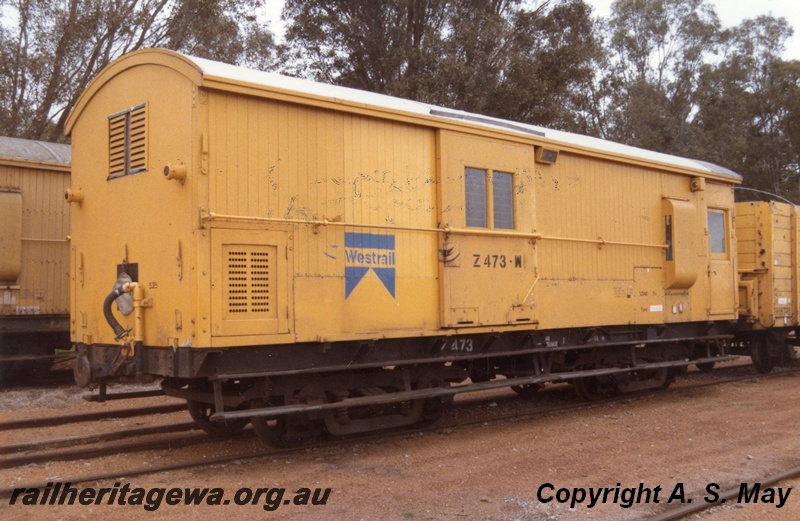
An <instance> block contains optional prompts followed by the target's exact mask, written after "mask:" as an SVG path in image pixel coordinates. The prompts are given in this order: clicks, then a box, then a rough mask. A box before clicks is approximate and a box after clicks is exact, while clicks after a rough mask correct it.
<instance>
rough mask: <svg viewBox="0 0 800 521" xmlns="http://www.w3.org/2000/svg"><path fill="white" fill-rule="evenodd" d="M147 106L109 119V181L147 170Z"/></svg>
mask: <svg viewBox="0 0 800 521" xmlns="http://www.w3.org/2000/svg"><path fill="white" fill-rule="evenodd" d="M146 109H147V106H146V105H145V104H144V103H143V104H141V105H137V106H135V107H131V108H129V109H127V110H123V111H122V112H117V113H116V114H112V115H111V116H108V179H116V178H118V177H124V176H126V175H131V174H138V173H139V172H144V171H146V170H147V111H146Z"/></svg>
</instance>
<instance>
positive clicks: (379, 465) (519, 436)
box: [0, 375, 800, 521]
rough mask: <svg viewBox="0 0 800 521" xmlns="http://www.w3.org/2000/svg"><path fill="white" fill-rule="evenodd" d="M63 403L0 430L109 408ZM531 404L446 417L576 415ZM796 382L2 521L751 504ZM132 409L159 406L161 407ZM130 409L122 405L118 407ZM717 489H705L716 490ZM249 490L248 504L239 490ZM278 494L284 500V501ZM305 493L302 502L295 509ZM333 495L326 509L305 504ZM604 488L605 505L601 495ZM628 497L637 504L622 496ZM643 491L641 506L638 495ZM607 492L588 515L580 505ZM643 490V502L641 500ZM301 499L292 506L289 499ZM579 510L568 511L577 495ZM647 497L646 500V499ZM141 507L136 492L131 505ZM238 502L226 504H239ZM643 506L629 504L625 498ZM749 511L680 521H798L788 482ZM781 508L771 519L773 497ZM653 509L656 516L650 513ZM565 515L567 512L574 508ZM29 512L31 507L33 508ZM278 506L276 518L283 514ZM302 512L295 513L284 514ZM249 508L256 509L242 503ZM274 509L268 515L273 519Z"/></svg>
mask: <svg viewBox="0 0 800 521" xmlns="http://www.w3.org/2000/svg"><path fill="white" fill-rule="evenodd" d="M83 394H84V393H83V392H78V391H76V390H74V389H59V390H49V391H41V390H35V391H5V392H2V393H0V410H2V411H3V412H2V413H0V421H8V420H12V419H21V418H29V417H37V416H44V415H48V414H53V413H54V412H56V411H57V413H61V414H66V413H73V412H86V411H90V410H103V409H109V408H120V407H123V405H120V404H118V403H116V404H115V403H106V404H96V403H87V402H85V401H83V400H82V399H81V396H82V395H83ZM541 395H542V396H541V397H536V398H534V399H532V400H522V399H519V398H516V397H515V396H514V395H513V393H511V392H510V391H507V390H503V391H496V392H494V393H491V394H484V395H480V396H476V397H472V398H469V399H462V400H459V401H458V402H457V404H456V406H454V407H453V408H451V409H450V410H448V412H447V414H446V418H444V419H443V420H442V421H443V422H444V421H447V420H453V419H469V418H475V417H483V416H482V415H485V414H493V415H497V416H499V415H504V414H509V413H514V412H515V411H516V412H520V413H525V412H530V411H531V410H533V409H534V407H535V406H536V402H537V400H539V401H541V400H545V401H547V400H550V401H552V402H553V403H563V402H566V401H574V398H573V396H572V391H571V390H570V388H569V386H565V385H562V386H554V387H553V388H552V390H550V391H546V392H544V393H541ZM798 396H800V377H798V376H790V375H786V376H782V377H780V378H774V379H756V380H751V381H746V382H739V383H729V384H723V385H719V386H714V387H707V388H701V389H686V390H681V391H678V392H676V393H661V394H652V395H646V396H643V397H637V398H636V399H632V400H626V401H625V402H617V403H613V404H603V405H593V406H591V407H587V408H581V409H576V410H571V411H565V412H563V411H562V412H551V413H541V414H537V415H534V416H532V417H526V418H521V419H514V420H503V421H499V422H485V423H479V424H478V426H476V427H472V428H461V427H460V428H441V429H438V430H437V431H436V432H433V433H425V434H412V435H406V436H402V437H394V438H389V439H384V440H381V441H369V442H355V443H348V444H344V445H341V446H337V447H329V448H314V449H306V450H302V451H300V452H298V453H296V454H292V455H290V456H282V457H280V458H275V457H255V458H242V459H240V460H237V461H236V462H234V463H231V464H226V465H217V466H209V467H201V468H195V469H190V470H183V471H178V472H169V473H161V474H154V475H146V476H139V477H130V478H126V479H122V480H120V481H118V482H104V483H91V484H82V485H79V486H77V488H79V489H80V490H86V489H87V488H88V487H94V488H95V489H99V488H102V487H105V488H109V489H110V491H109V492H107V493H106V497H108V496H109V495H111V494H112V493H113V494H115V496H116V497H115V502H114V503H113V504H110V505H109V504H107V503H108V501H107V500H105V501H101V503H102V504H99V505H98V504H92V505H84V506H81V505H73V506H57V505H56V506H49V505H46V506H42V505H36V506H33V505H25V504H23V503H24V501H25V498H26V497H27V498H28V501H30V500H31V498H33V497H34V496H33V495H30V494H29V493H28V492H26V493H25V494H28V495H27V496H26V495H25V494H21V495H20V496H19V497H18V499H17V503H16V504H14V505H9V500H8V499H3V500H0V515H1V516H2V518H3V519H4V520H12V519H34V518H36V519H94V518H113V519H122V520H139V519H142V518H145V519H162V518H163V519H166V518H169V519H178V520H182V519H186V520H189V519H197V518H200V517H201V516H204V517H207V516H213V518H214V519H215V520H227V519H240V518H242V517H245V516H254V517H255V516H257V517H258V518H262V519H315V518H325V519H345V520H351V519H356V520H358V519H365V520H373V519H374V520H384V519H398V520H473V519H476V520H488V519H492V520H515V519H520V520H528V519H530V520H536V519H546V520H564V521H568V520H578V519H581V520H583V519H602V520H606V519H608V520H612V519H613V520H626V519H641V518H647V517H649V516H651V515H654V514H656V513H659V512H661V511H662V510H663V509H664V507H667V506H669V505H668V504H667V502H668V499H669V498H670V496H673V497H674V500H673V501H672V505H677V504H680V496H681V495H682V496H683V499H684V500H687V501H688V500H689V499H691V500H692V502H693V503H701V502H703V501H704V498H705V497H711V493H710V492H711V491H715V490H725V489H729V488H734V487H736V488H739V487H741V486H742V485H741V484H742V483H744V484H745V486H746V487H747V490H748V494H750V493H751V492H752V489H753V487H754V486H755V483H757V482H759V480H761V479H763V478H765V477H767V476H770V475H774V474H778V473H780V472H782V471H785V470H787V469H790V468H793V467H797V466H798V465H800V436H798V434H797V433H798V430H799V429H800V404H798V398H797V397H798ZM142 403H148V404H153V403H170V402H169V399H167V398H160V399H157V400H150V401H148V402H144V401H142ZM128 405H129V404H127V403H126V404H125V405H124V407H127V406H128ZM187 418H188V414H186V413H181V414H177V415H162V417H155V418H148V419H142V418H133V419H127V420H112V421H109V422H99V423H96V424H88V425H81V426H69V427H60V428H51V429H42V430H41V431H38V432H33V433H32V432H29V431H28V432H12V431H6V432H0V445H8V444H10V443H19V442H20V441H30V440H31V439H38V438H48V437H55V436H66V435H74V434H76V433H85V432H93V431H95V430H96V431H98V432H99V431H105V430H109V429H110V427H111V428H117V427H125V428H130V427H132V426H140V425H149V424H154V423H163V422H177V421H186V419H187ZM260 450H262V448H261V447H260V446H259V444H258V442H257V441H256V440H255V439H252V438H250V439H245V440H227V441H221V442H214V443H208V444H203V445H198V446H192V447H188V448H184V449H176V450H170V451H167V452H163V451H162V452H153V453H140V454H136V455H133V456H131V455H126V456H116V457H112V458H102V459H97V460H91V461H78V462H53V463H49V464H45V465H30V466H28V467H24V468H17V469H8V470H0V486H2V487H10V486H19V485H20V484H24V483H32V482H38V481H41V480H51V481H57V480H61V479H65V478H68V477H70V476H75V475H80V474H86V473H98V472H106V471H113V470H119V469H131V468H134V467H146V466H150V465H153V466H155V465H163V464H167V463H171V462H174V461H182V460H186V459H198V458H203V457H207V458H212V457H216V456H218V455H224V454H239V453H241V454H255V453H257V452H258V451H260ZM187 487H189V488H193V487H200V488H203V487H208V488H211V489H213V488H218V489H221V490H220V491H218V492H215V491H211V492H210V493H209V494H210V496H208V497H212V496H213V497H215V498H216V497H217V496H214V494H217V493H219V494H222V493H224V496H223V497H221V498H219V499H221V501H222V502H223V503H224V501H225V500H227V501H228V502H229V503H228V504H227V505H225V504H221V505H207V504H203V505H198V506H191V505H190V506H187V505H185V504H180V505H168V504H167V496H166V492H165V493H164V494H165V495H164V496H163V497H162V498H161V502H160V505H157V506H158V508H156V509H153V507H154V506H156V505H155V503H156V499H157V498H158V494H160V492H159V491H158V490H155V492H149V490H150V489H165V490H169V489H172V488H179V489H185V488H187ZM715 487H716V488H715ZM138 488H141V489H144V491H148V492H149V493H150V494H152V496H151V500H152V501H151V502H150V503H151V506H150V507H148V508H150V510H147V509H146V508H145V507H146V506H147V498H146V497H145V498H144V499H143V501H142V503H143V504H142V505H130V504H126V505H120V504H117V502H118V500H119V497H120V496H121V495H122V493H123V492H122V490H123V489H125V490H126V492H125V494H126V500H131V499H133V498H135V497H136V492H135V491H136V489H138ZM258 488H262V489H268V490H264V491H262V494H261V496H260V497H259V498H258V500H257V501H256V502H255V503H256V504H247V505H241V506H240V505H236V504H235V503H236V499H239V500H243V499H246V498H247V496H248V494H249V492H250V491H256V489H258ZM247 489H249V490H247ZM281 489H283V490H284V492H283V495H282V496H281V495H280V494H281ZM304 489H308V490H309V491H310V494H309V496H308V497H306V496H305V495H304ZM317 489H319V495H318V497H317V499H318V501H319V500H321V499H323V497H324V491H325V490H326V489H330V493H329V494H328V496H327V497H326V498H325V499H326V501H325V504H324V505H313V504H311V503H312V499H313V496H314V492H316V490H317ZM606 489H607V490H606ZM629 489H633V491H631V490H629ZM639 489H641V494H639ZM598 490H602V491H604V492H605V496H601V497H600V499H599V500H598V501H596V504H593V505H592V504H590V499H589V497H590V495H591V494H592V493H595V494H596V493H597V491H598ZM647 490H649V501H647V499H648V492H647ZM298 491H299V492H298ZM583 493H585V494H586V498H585V499H583V500H582V501H578V499H579V498H580V497H581V496H582V494H583ZM656 493H657V495H656ZM139 494H140V495H141V494H142V492H139ZM237 494H238V495H237ZM636 495H639V498H638V499H639V501H637V498H636V497H632V496H636ZM753 497H757V498H758V502H757V503H754V502H753V501H751V502H750V503H747V504H743V503H737V501H736V499H735V498H734V499H733V500H731V501H728V502H727V503H726V504H725V505H723V506H718V507H715V508H713V509H712V510H711V511H707V512H704V513H702V514H698V515H695V516H693V517H692V519H698V520H714V521H716V520H728V519H732V520H736V521H739V520H748V519H754V520H755V519H765V518H769V519H787V520H788V519H792V520H796V519H798V518H800V481H798V480H792V481H787V482H783V483H779V484H778V485H776V486H774V487H763V486H762V487H760V488H759V491H758V493H757V494H755V495H753ZM781 497H783V501H784V504H783V505H782V506H781V507H780V508H778V503H779V501H781V500H780V498H781ZM656 499H657V500H658V503H655V501H656ZM573 500H575V503H574V504H572V503H571V502H572V501H573ZM40 501H41V496H40ZM287 501H288V503H287ZM295 501H296V502H299V503H303V502H304V501H305V502H306V503H307V504H305V505H302V504H301V505H296V504H294V502H295ZM251 502H252V500H251ZM273 506H274V507H275V509H274V510H270V508H272V507H273Z"/></svg>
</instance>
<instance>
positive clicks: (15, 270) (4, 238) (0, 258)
mask: <svg viewBox="0 0 800 521" xmlns="http://www.w3.org/2000/svg"><path fill="white" fill-rule="evenodd" d="M0 222H2V223H3V226H2V228H0V283H1V282H6V283H9V282H12V283H13V282H16V280H17V278H18V277H19V274H20V272H21V271H22V194H21V193H19V192H17V191H9V190H5V189H0Z"/></svg>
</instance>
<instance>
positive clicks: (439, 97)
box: [284, 0, 599, 124]
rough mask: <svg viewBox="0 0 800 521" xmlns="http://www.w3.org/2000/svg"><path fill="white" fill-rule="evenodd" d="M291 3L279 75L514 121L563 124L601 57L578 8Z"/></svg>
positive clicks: (450, 1) (323, 0)
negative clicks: (572, 99) (574, 97)
mask: <svg viewBox="0 0 800 521" xmlns="http://www.w3.org/2000/svg"><path fill="white" fill-rule="evenodd" d="M526 5H527V4H523V3H522V2H521V1H520V0H388V1H385V2H369V3H366V4H365V3H364V2H360V1H357V0H288V1H287V3H286V7H285V10H284V17H285V18H286V19H287V20H288V21H289V24H288V27H287V32H286V40H287V51H288V54H287V55H288V56H289V66H288V67H287V68H286V69H285V70H286V71H288V72H290V73H294V74H300V75H305V76H310V77H312V78H314V79H316V80H320V81H325V82H328V83H336V84H339V85H345V86H349V87H355V88H360V89H366V90H371V91H374V92H380V93H385V94H390V95H394V96H400V97H405V98H411V99H416V100H418V101H425V102H429V103H434V104H437V105H443V106H447V107H451V108H457V109H461V110H467V111H471V112H479V113H482V114H486V115H490V116H497V117H503V118H509V119H515V120H517V121H525V122H531V123H539V124H558V123H560V122H562V121H568V120H570V117H569V116H568V114H565V111H564V108H565V107H567V103H566V100H567V99H568V97H569V96H570V94H571V93H572V91H573V90H574V89H573V85H575V84H577V83H579V82H581V81H585V80H587V79H588V78H590V77H591V68H590V66H589V64H590V58H591V56H593V55H594V54H596V53H598V52H599V42H598V40H597V39H595V38H594V36H593V35H594V26H593V24H592V21H591V18H590V10H589V8H588V6H587V5H586V4H585V3H584V2H583V1H581V0H560V1H550V2H541V3H539V4H538V5H536V6H535V7H534V8H532V9H527V8H525V6H526Z"/></svg>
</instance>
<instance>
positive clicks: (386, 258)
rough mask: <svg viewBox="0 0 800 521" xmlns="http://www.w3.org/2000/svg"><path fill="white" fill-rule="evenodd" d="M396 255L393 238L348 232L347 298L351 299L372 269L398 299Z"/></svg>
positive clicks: (345, 276) (345, 235)
mask: <svg viewBox="0 0 800 521" xmlns="http://www.w3.org/2000/svg"><path fill="white" fill-rule="evenodd" d="M394 253H395V250H394V235H381V234H377V233H358V232H345V234H344V254H345V268H344V278H345V289H344V298H345V299H347V298H348V297H349V296H350V294H351V293H352V292H353V290H354V289H356V286H358V284H359V283H360V282H361V280H362V279H363V278H364V277H365V276H366V274H367V273H369V271H370V270H372V271H373V272H374V273H375V275H377V276H378V279H379V280H380V281H381V282H382V283H383V286H384V287H385V288H386V290H387V291H388V292H389V294H390V295H392V298H395V264H394Z"/></svg>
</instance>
